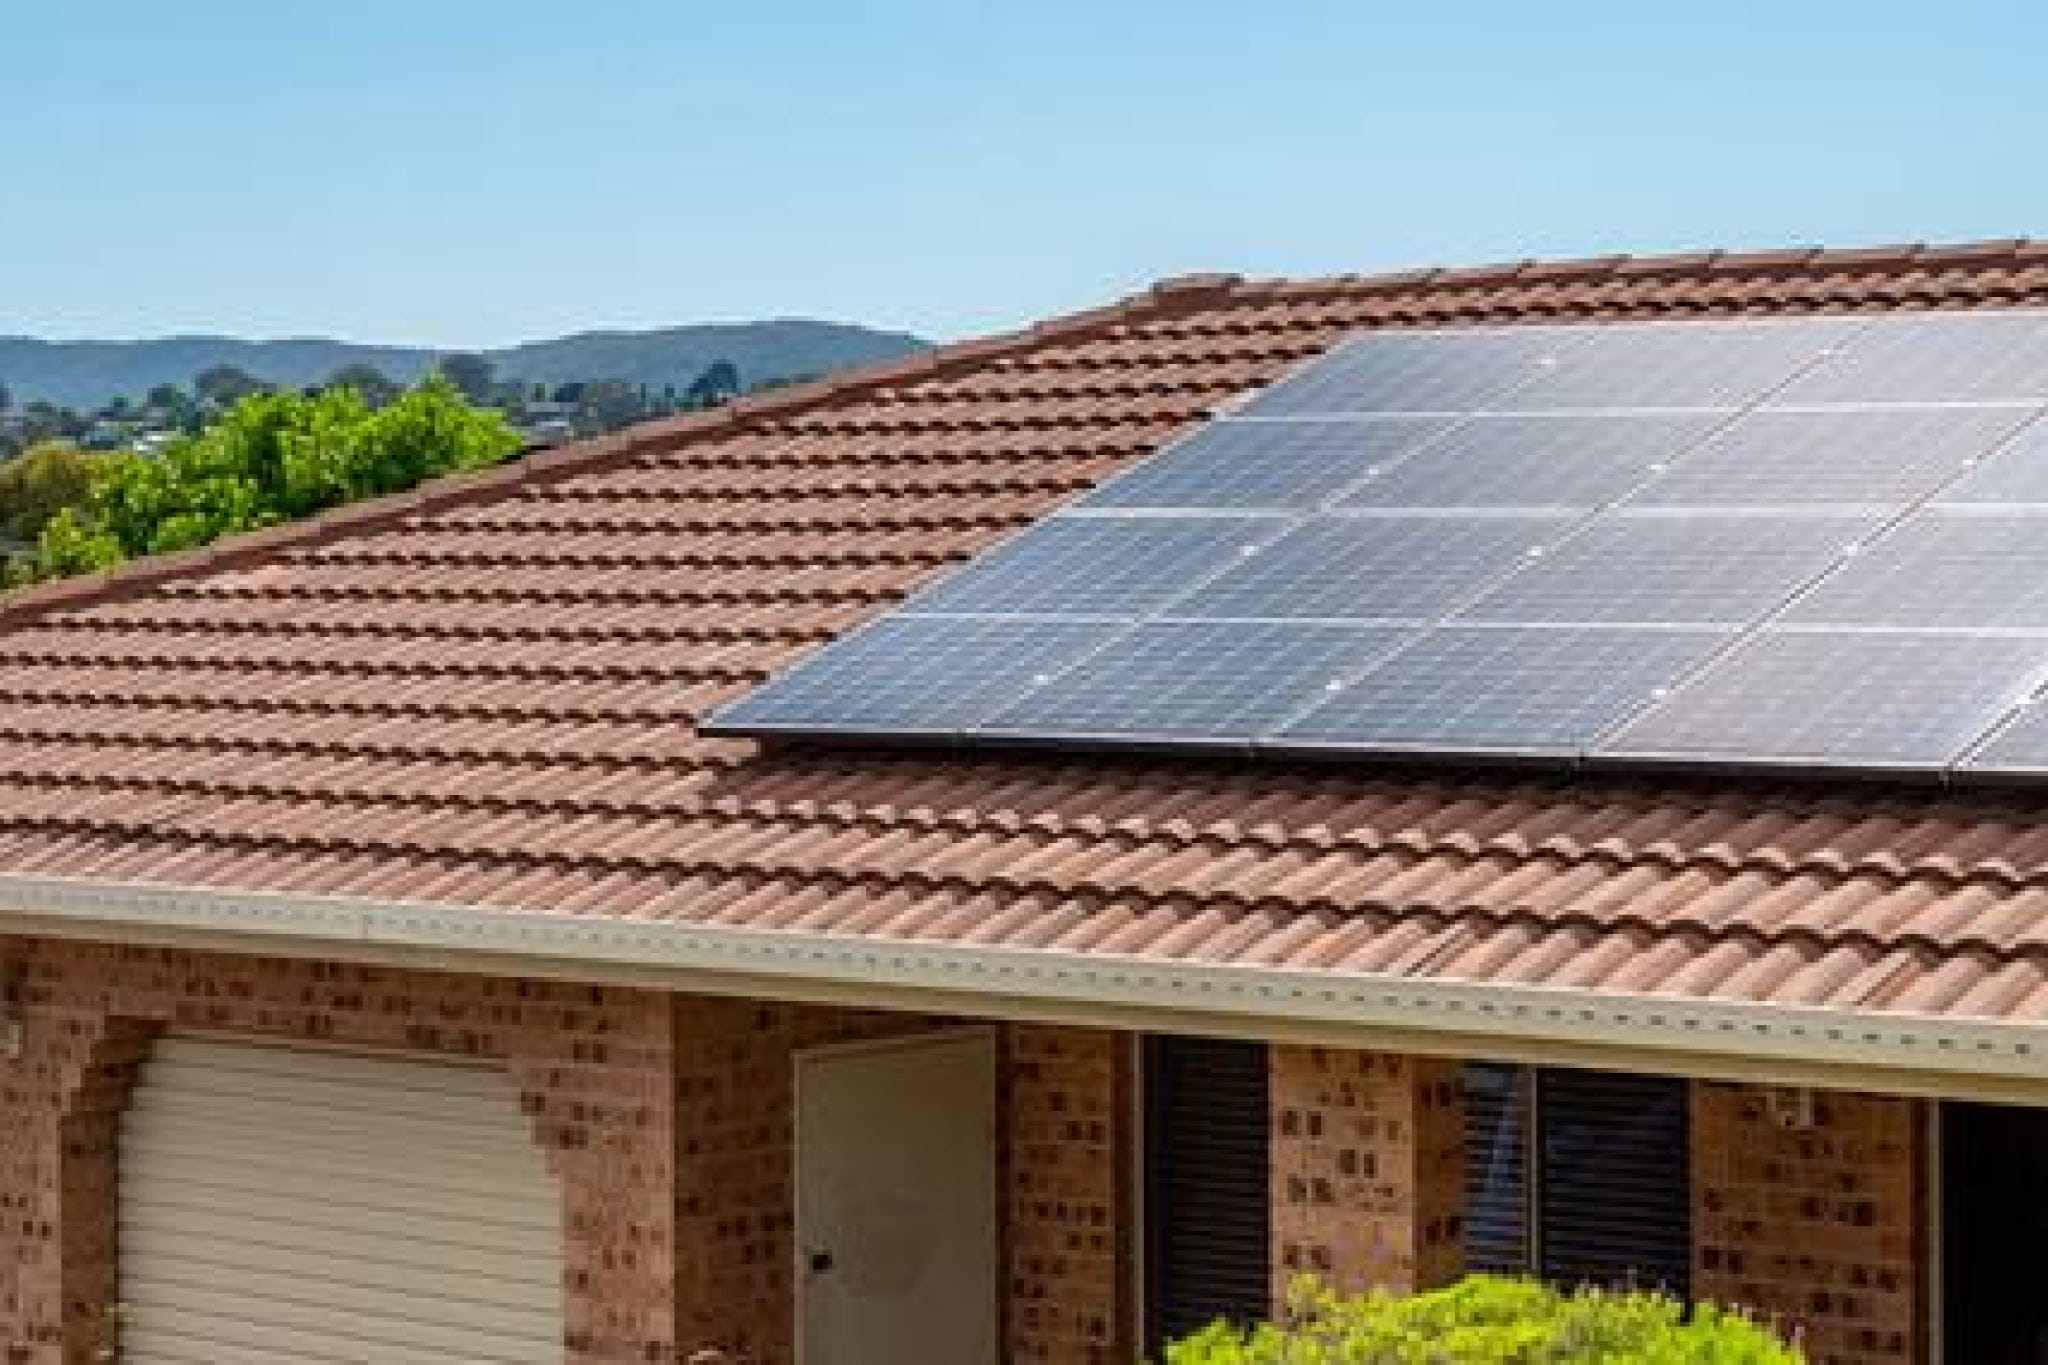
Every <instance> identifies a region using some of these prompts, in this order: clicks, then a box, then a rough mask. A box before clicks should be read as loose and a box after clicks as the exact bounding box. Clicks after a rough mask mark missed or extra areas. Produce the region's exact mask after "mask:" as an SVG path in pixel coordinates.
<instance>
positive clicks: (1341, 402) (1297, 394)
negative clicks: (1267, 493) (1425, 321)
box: [1239, 327, 1585, 417]
mask: <svg viewBox="0 0 2048 1365" xmlns="http://www.w3.org/2000/svg"><path fill="white" fill-rule="evenodd" d="M1584 337H1585V333H1584V331H1583V330H1569V329H1563V328H1553V327H1519V328H1517V327H1496V328H1480V327H1461V328H1446V329H1442V330H1437V331H1388V332H1368V333H1366V334H1364V335H1362V336H1357V337H1353V338H1352V339H1351V340H1349V341H1346V342H1343V343H1341V344H1339V345H1337V346H1335V347H1333V348H1332V349H1331V350H1330V351H1329V352H1328V353H1327V354H1325V355H1324V356H1322V357H1321V358H1320V359H1318V360H1316V361H1315V362H1314V363H1313V364H1311V365H1308V366H1306V367H1304V368H1303V369H1301V370H1299V371H1297V372H1295V373H1294V374H1292V375H1290V376H1288V377H1287V378H1285V379H1283V380H1281V381H1280V382H1279V383H1276V384H1274V385H1272V386H1271V387H1270V388H1267V389H1266V390H1265V391H1263V392H1262V393H1259V394H1258V395H1256V396H1255V397H1253V398H1252V400H1251V401H1250V402H1249V403H1247V404H1246V405H1245V406H1244V407H1243V408H1242V409H1241V410H1240V413H1239V415H1241V416H1260V417H1275V416H1293V417H1305V416H1314V415H1323V416H1331V415H1337V414H1342V413H1369V412H1466V411H1469V410H1471V409H1473V408H1481V407H1485V406H1486V405H1487V404H1488V402H1489V401H1491V400H1494V399H1498V398H1500V397H1501V396H1502V395H1503V394H1505V393H1507V392H1508V391H1509V390H1511V389H1513V388H1515V387H1516V386H1517V385H1520V384H1525V383H1527V382H1529V381H1530V380H1531V379H1533V378H1535V377H1536V376H1537V375H1539V374H1541V373H1542V372H1543V371H1544V370H1545V369H1547V368H1549V367H1550V366H1552V365H1555V364H1557V363H1558V362H1559V359H1560V357H1562V356H1563V355H1565V354H1566V353H1567V352H1569V351H1570V349H1571V348H1572V347H1573V346H1575V345H1578V344H1582V343H1583V341H1584Z"/></svg>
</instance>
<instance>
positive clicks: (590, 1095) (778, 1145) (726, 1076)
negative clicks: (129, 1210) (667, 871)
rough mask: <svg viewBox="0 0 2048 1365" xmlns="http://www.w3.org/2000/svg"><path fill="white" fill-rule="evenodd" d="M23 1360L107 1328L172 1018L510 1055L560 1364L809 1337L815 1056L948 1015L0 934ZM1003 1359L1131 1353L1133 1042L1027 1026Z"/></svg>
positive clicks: (4, 1193) (62, 1353) (6, 1358)
mask: <svg viewBox="0 0 2048 1365" xmlns="http://www.w3.org/2000/svg"><path fill="white" fill-rule="evenodd" d="M6 970H13V971H14V972H16V973H18V985H17V986H16V987H15V991H16V994H17V996H18V999H19V1001H20V1007H21V1013H22V1016H23V1020H24V1024H25V1030H26V1032H25V1040H24V1041H25V1046H24V1050H23V1053H22V1055H21V1057H20V1058H19V1059H15V1060H5V1059H0V1113H4V1114H5V1115H6V1118H7V1122H6V1123H5V1124H4V1125H0V1362H4V1363H5V1365H82V1363H83V1362H86V1361H90V1360H93V1359H95V1358H96V1357H97V1356H98V1353H99V1352H100V1350H101V1349H102V1348H104V1347H105V1346H106V1345H107V1344H108V1342H109V1341H110V1339H111V1338H110V1336H109V1330H110V1328H111V1319H110V1316H109V1314H108V1311H107V1310H108V1308H109V1306H110V1305H112V1304H113V1302H114V1300H115V1294H116V1267H115V1260H114V1257H115V1212H116V1211H115V1208H114V1203H113V1198H114V1190H115V1182H116V1160H117V1142H118V1136H119V1122H120V1113H121V1110H122V1108H123V1107H124V1105H125V1102H126V1099H127V1095H128V1091H129V1088H130V1086H131V1084H132V1082H133V1079H134V1077H135V1074H136V1072H137V1070H138V1068H139V1067H140V1065H141V1063H142V1062H143V1061H144V1060H145V1059H146V1057H147V1056H148V1051H149V1047H150V1044H151V1041H152V1040H153V1038H154V1037H155V1036H156V1034H157V1033H158V1032H160V1031H161V1030H162V1029H163V1028H165V1027H171V1026H175V1027H188V1028H206V1029H214V1030H225V1031H230V1032H243V1033H251V1034H267V1035H270V1036H274V1037H289V1038H305V1039H319V1040H322V1041H328V1042H334V1043H341V1044H351V1045H361V1046H375V1047H397V1048H409V1049H417V1050H420V1051H422V1052H425V1053H433V1052H442V1053H450V1054H457V1055H461V1056H465V1057H482V1058H497V1059H502V1060H503V1061H504V1063H505V1065H506V1066H507V1067H508V1068H509V1069H510V1071H511V1072H512V1074H513V1076H514V1077H515V1079H516V1081H517V1083H518V1085H519V1088H520V1091H521V1096H522V1104H523V1106H524V1108H525V1109H526V1111H527V1112H528V1114H529V1115H530V1117H531V1120H532V1123H533V1127H534V1134H535V1138H536V1140H537V1141H538V1142H540V1143H541V1144H542V1145H543V1146H544V1147H545V1148H546V1150H547V1153H548V1158H549V1163H550V1165H551V1167H552V1168H553V1169H554V1171H555V1172H556V1174H557V1176H558V1177H559V1179H560V1180H561V1182H562V1190H563V1199H564V1223H565V1232H566V1237H567V1243H568V1244H567V1246H566V1247H565V1250H564V1257H565V1266H564V1292H565V1314H566V1319H567V1323H566V1330H567V1333H568V1340H567V1342H566V1347H565V1351H564V1359H565V1360H568V1361H572V1362H576V1363H577V1365H586V1363H594V1362H599V1361H604V1362H624V1361H633V1362H640V1363H641V1365H660V1363H662V1362H669V1361H674V1360H687V1359H688V1358H689V1357H690V1356H691V1354H693V1353H694V1352H696V1351H698V1350H701V1349H705V1348H707V1347H708V1348H717V1349H720V1350H723V1351H726V1352H728V1353H729V1357H728V1358H729V1359H731V1360H733V1361H735V1362H743V1363H744V1365H782V1363H783V1362H786V1361H788V1360H789V1359H790V1358H791V1356H792V1353H793V1349H794V1346H793V1341H792V1323H793V1317H794V1287H793V1284H792V1249H793V1247H792V1233H793V1227H792V1223H793V1219H792V1212H791V1210H792V1202H793V1201H792V1187H791V1180H792V1175H793V1171H794V1155H795V1153H794V1136H793V1135H794V1118H795V1115H794V1084H793V1082H794V1054H795V1052H796V1051H797V1050H799V1049H801V1048H804V1047H809V1046H813V1045H818V1044H824V1043H832V1042H844V1041H852V1040H856V1039H862V1038H875V1037H883V1036H887V1035H890V1034H893V1033H901V1032H903V1031H906V1030H915V1029H922V1028H929V1027H932V1026H933V1024H934V1021H931V1020H926V1019H920V1018H918V1017H915V1016H908V1015H893V1014H887V1013H881V1012H873V1011H855V1010H837V1009H824V1008H814V1007H808V1006H799V1005H789V1004H779V1003H768V1002H751V1001H740V1000H724V999H716V998H710V997H691V996H670V995H664V994H656V993H649V992H636V991H625V990H613V989H600V988H596V987H584V986H574V985H565V984H557V983H545V982H535V981H522V980H513V979H505V978H492V977H478V976H464V975H452V974H440V973H431V972H417V971H399V970H392V969H386V968H377V967H366V966H345V965H341V964H335V963H320V962H299V961H289V960H283V959H267V958H245V957H229V956H220V955H209V954H199V953H185V952H175V951H167V950H157V949H144V948H120V947H112V946H95V945H71V944H59V943H38V942H30V941H12V942H9V941H0V971H6ZM1003 1052H1004V1059H1005V1060H1004V1064H1003V1074H1002V1084H1003V1115H1004V1119H1003V1122H1004V1127H1005V1136H1004V1140H1003V1145H1002V1152H1001V1154H1000V1159H1001V1162H1002V1169H1003V1171H1004V1180H1005V1185H1004V1188H1005V1203H1004V1206H1003V1209H1002V1211H1001V1212H1002V1217H1003V1221H1004V1225H1005V1226H1004V1238H1005V1248H1006V1253H1007V1254H1006V1262H1005V1270H1004V1274H1005V1289H1006V1292H1005V1294H1004V1311H1005V1314H1006V1324H1005V1326H1006V1341H1007V1358H1008V1359H1010V1360H1012V1361H1015V1362H1019V1365H1104V1363H1105V1362H1108V1361H1112V1360H1122V1359H1126V1358H1128V1351H1127V1349H1126V1348H1125V1345H1124V1343H1126V1342H1127V1341H1128V1339H1129V1330H1130V1328H1129V1317H1130V1307H1131V1305H1130V1304H1129V1302H1128V1301H1127V1300H1128V1295H1127V1288H1128V1285H1129V1282H1130V1276H1129V1275H1128V1273H1127V1264H1128V1251H1129V1249H1128V1247H1127V1246H1125V1245H1124V1244H1123V1241H1122V1237H1123V1235H1124V1234H1123V1229H1125V1228H1126V1227H1127V1223H1128V1220H1127V1219H1126V1218H1125V1217H1124V1201H1125V1200H1126V1198H1127V1194H1128V1185H1129V1180H1128V1172H1127V1163H1126V1161H1125V1159H1124V1155H1123V1154H1124V1152H1125V1151H1126V1150H1127V1148H1126V1147H1125V1146H1124V1144H1125V1143H1126V1141H1127V1134H1126V1133H1125V1131H1124V1128H1123V1123H1124V1119H1123V1115H1124V1114H1125V1112H1126V1111H1127V1109H1128V1106H1127V1105H1126V1104H1125V1103H1124V1100H1125V1097H1126V1094H1127V1086H1128V1077H1127V1075H1126V1074H1125V1063H1124V1058H1125V1056H1126V1055H1127V1049H1126V1047H1125V1046H1124V1043H1123V1041H1122V1040H1121V1039H1119V1038H1118V1037H1117V1036H1115V1035H1110V1034H1104V1033H1096V1032H1090V1031H1086V1030H1071V1029H1055V1028H1038V1027H1021V1026H1020V1027H1015V1028H1009V1029H1006V1030H1005V1031H1004V1035H1003Z"/></svg>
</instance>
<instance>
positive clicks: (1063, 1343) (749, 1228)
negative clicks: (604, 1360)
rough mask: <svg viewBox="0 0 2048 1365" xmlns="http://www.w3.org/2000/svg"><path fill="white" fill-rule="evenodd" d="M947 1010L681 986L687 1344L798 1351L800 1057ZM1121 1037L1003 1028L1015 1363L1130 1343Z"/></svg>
mask: <svg viewBox="0 0 2048 1365" xmlns="http://www.w3.org/2000/svg"><path fill="white" fill-rule="evenodd" d="M944 1023H945V1021H940V1020H930V1019H920V1018H917V1017H914V1016H909V1015H892V1014H886V1013H879V1012H874V1011H855V1010H830V1009H819V1008H814V1007H809V1006H802V1005H783V1004H764V1003H758V1002H749V1001H736V1000H716V999H708V998H706V999H690V1000H685V1001H683V1002H682V1004H681V1007H680V1008H679V1010H678V1012H677V1021H676V1027H677V1067H676V1094H677V1112H678V1114H679V1116H680V1128H681V1138H680V1140H681V1151H682V1157H681V1166H680V1170H681V1176H682V1178H681V1180H680V1182H679V1184H678V1185H677V1228H678V1243H679V1246H680V1247H681V1252H680V1255H679V1260H678V1272H679V1281H678V1284H679V1288H678V1295H677V1297H678V1301H679V1303H680V1308H681V1316H682V1324H683V1325H682V1343H683V1351H682V1354H683V1356H684V1357H685V1358H687V1357H688V1356H689V1355H690V1354H691V1353H692V1352H694V1351H719V1352H723V1353H725V1354H726V1355H727V1356H728V1357H730V1358H732V1359H733V1360H735V1361H741V1362H746V1363H747V1365H757V1363H758V1365H775V1363H777V1362H783V1361H787V1360H789V1359H791V1358H792V1357H793V1355H794V1352H795V1342H794V1338H793V1331H792V1329H793V1324H794V1318H795V1294H796V1289H795V1284H794V1264H795V1262H794V1255H795V1244H794V1241H793V1237H794V1231H795V1229H794V1226H793V1219H792V1216H791V1210H792V1206H793V1188H792V1184H791V1181H792V1177H793V1175H794V1172H795V1126H796V1104H795V1098H796V1092H795V1085H794V1081H795V1054H796V1053H797V1052H798V1051H799V1050H801V1049H803V1048H807V1047H817V1046H821V1045H824V1044H828V1043H842V1042H853V1041H858V1040H861V1039H869V1038H883V1037H889V1036H892V1035H897V1034H902V1033H905V1032H911V1031H916V1030H920V1029H927V1028H933V1027H939V1026H942V1025H943V1024H944ZM1125 1053H1126V1049H1125V1047H1124V1046H1123V1044H1122V1043H1121V1042H1120V1040H1119V1039H1118V1038H1117V1036H1116V1035H1113V1034H1106V1033H1099V1032H1093V1031H1088V1030H1077V1029H1056V1028H1041V1027H1026V1026H1017V1027H1013V1028H1009V1029H1006V1030H1005V1031H1004V1038H1003V1057H1004V1060H1003V1074H1002V1089H1003V1095H1002V1100H1003V1104H1002V1110H1003V1116H1004V1117H1003V1123H1004V1128H1005V1135H1004V1141H1003V1150H1002V1151H1001V1152H1000V1153H999V1163H1000V1165H999V1169H1000V1170H1001V1172H1002V1177H1003V1187H1004V1192H1005V1203H1004V1207H1003V1209H1002V1221H1003V1225H1004V1227H1003V1235H1004V1253H1005V1254H1004V1281H1005V1286H1004V1288H1005V1292H1004V1295H1003V1311H1004V1314H1005V1319H1006V1321H1005V1324H1004V1338H1005V1341H1006V1343H1007V1348H1006V1353H1005V1356H1006V1359H1008V1360H1010V1361H1012V1362H1015V1365H1104V1363H1105V1362H1108V1361H1112V1360H1121V1359H1127V1358H1128V1354H1127V1353H1126V1354H1125V1355H1122V1356H1119V1355H1118V1354H1117V1350H1118V1347H1119V1345H1120V1343H1122V1342H1123V1341H1125V1340H1127V1333H1128V1330H1129V1327H1128V1319H1129V1316H1130V1314H1129V1309H1130V1305H1129V1303H1128V1301H1127V1300H1128V1293H1127V1289H1128V1285H1129V1281H1130V1276H1129V1275H1128V1273H1126V1270H1125V1265H1126V1263H1127V1256H1128V1250H1127V1248H1125V1247H1124V1246H1123V1245H1122V1244H1121V1242H1120V1240H1119V1239H1120V1229H1122V1228H1123V1227H1124V1226H1125V1225H1126V1220H1125V1219H1124V1218H1123V1217H1122V1214H1121V1210H1122V1201H1123V1200H1124V1198H1125V1192H1126V1186H1127V1185H1128V1183H1129V1182H1128V1178H1127V1173H1126V1169H1125V1166H1126V1163H1125V1161H1124V1159H1123V1157H1122V1155H1121V1153H1122V1151H1123V1150H1125V1149H1124V1148H1123V1147H1122V1146H1121V1144H1122V1143H1124V1142H1125V1141H1126V1135H1125V1133H1124V1131H1123V1124H1122V1118H1121V1115H1122V1114H1123V1113H1124V1112H1125V1110H1126V1109H1127V1107H1128V1106H1126V1105H1125V1104H1124V1103H1123V1095H1124V1093H1125V1090H1124V1087H1125V1086H1126V1084H1127V1081H1126V1079H1125V1077H1124V1065H1123V1061H1122V1058H1123V1057H1124V1055H1125Z"/></svg>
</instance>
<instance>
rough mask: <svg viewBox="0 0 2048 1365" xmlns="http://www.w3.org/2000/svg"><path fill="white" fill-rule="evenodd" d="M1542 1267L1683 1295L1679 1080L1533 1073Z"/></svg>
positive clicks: (1682, 1094)
mask: <svg viewBox="0 0 2048 1365" xmlns="http://www.w3.org/2000/svg"><path fill="white" fill-rule="evenodd" d="M1536 1115H1537V1119H1536V1129H1537V1133H1538V1135H1539V1142H1538V1162H1539V1168H1538V1169H1539V1177H1538V1181H1537V1201H1536V1202H1537V1212H1538V1226H1539V1243H1540V1245H1539V1253H1538V1260H1539V1262H1540V1271H1541V1273H1542V1276H1543V1278H1544V1279H1546V1280H1550V1281H1553V1282H1555V1283H1559V1284H1600V1285H1610V1286H1635V1287H1639V1288H1645V1289H1647V1288H1658V1289H1663V1290H1666V1291H1668V1292H1670V1293H1673V1294H1678V1295H1681V1296H1683V1295H1684V1294H1686V1293H1687V1291H1688V1287H1689V1280H1690V1278H1691V1277H1690V1274H1689V1271H1690V1267H1691V1260H1692V1258H1691V1245H1692V1235H1691V1221H1692V1217H1691V1215H1692V1207H1691V1203H1692V1201H1691V1195H1690V1191H1691V1179H1690V1170H1689V1162H1688V1157H1687V1141H1686V1130H1687V1126H1688V1123H1687V1087H1686V1083H1685V1082H1684V1081H1682V1080H1677V1079H1674V1078H1672V1077H1668V1076H1625V1075H1618V1074H1615V1073H1611V1072H1601V1071H1553V1070H1545V1071H1540V1072H1538V1073H1537V1075H1536Z"/></svg>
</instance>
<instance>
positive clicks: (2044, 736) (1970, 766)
mask: <svg viewBox="0 0 2048 1365" xmlns="http://www.w3.org/2000/svg"><path fill="white" fill-rule="evenodd" d="M1959 771H1961V772H1963V773H1977V774H1983V775H1998V774H2014V775H2022V774H2023V775H2026V776H2029V777H2033V778H2036V779H2039V778H2040V777H2042V776H2044V775H2048V706H2043V705H2042V704H2041V699H2040V698H2038V697H2034V698H2029V699H2028V701H2027V703H2026V704H2025V705H2022V706H2021V707H2020V708H2019V709H2018V710H2017V711H2014V712H2013V713H2012V715H2011V718H2010V720H2009V721H2008V722H2007V723H2006V725H2005V726H2004V728H2002V729H1999V730H1996V731H1994V732H1993V733H1992V734H1991V737H1990V740H1989V742H1988V743H1986V744H1985V745H1984V747H1983V748H1982V749H1980V750H1979V751H1978V752H1977V753H1976V754H1974V755H1972V756H1971V757H1969V758H1967V759H1965V760H1964V761H1963V762H1962V763H1961V764H1960V765H1959Z"/></svg>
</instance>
